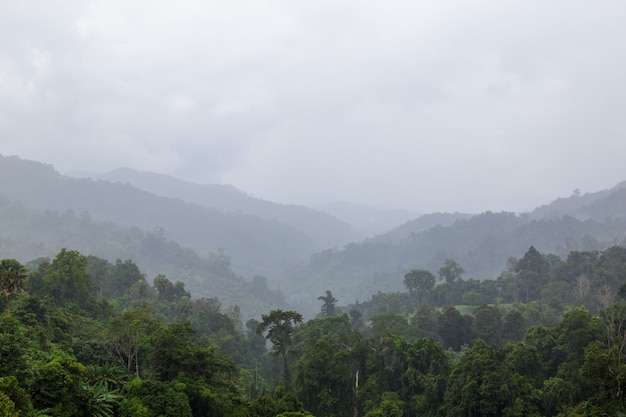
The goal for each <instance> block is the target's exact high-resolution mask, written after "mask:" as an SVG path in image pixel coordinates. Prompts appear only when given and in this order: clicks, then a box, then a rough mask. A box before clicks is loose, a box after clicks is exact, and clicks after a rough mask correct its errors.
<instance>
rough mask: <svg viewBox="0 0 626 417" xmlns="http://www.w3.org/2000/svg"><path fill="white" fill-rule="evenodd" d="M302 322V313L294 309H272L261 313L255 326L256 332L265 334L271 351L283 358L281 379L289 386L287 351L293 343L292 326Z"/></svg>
mask: <svg viewBox="0 0 626 417" xmlns="http://www.w3.org/2000/svg"><path fill="white" fill-rule="evenodd" d="M301 322H302V314H300V313H298V312H296V311H283V310H280V309H278V310H272V311H270V314H267V315H266V314H263V315H262V316H261V322H260V323H259V325H258V327H257V333H259V334H262V333H264V332H265V331H267V335H266V336H265V338H266V339H268V340H269V341H270V342H271V343H272V352H273V353H274V354H275V355H280V356H281V357H282V358H283V380H284V382H285V386H286V387H289V384H290V375H289V367H288V365H287V353H288V352H289V349H290V348H291V345H292V344H293V340H292V336H293V332H294V326H295V325H296V324H298V323H301Z"/></svg>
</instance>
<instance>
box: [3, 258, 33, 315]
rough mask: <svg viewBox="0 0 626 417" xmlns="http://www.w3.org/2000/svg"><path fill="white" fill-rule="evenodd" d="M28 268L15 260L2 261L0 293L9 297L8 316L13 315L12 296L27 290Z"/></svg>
mask: <svg viewBox="0 0 626 417" xmlns="http://www.w3.org/2000/svg"><path fill="white" fill-rule="evenodd" d="M26 278H27V275H26V268H24V265H22V264H21V263H19V262H18V261H16V260H15V259H3V260H2V261H0V292H3V293H4V294H6V295H7V314H8V315H11V296H12V295H14V294H17V293H19V292H22V291H24V290H25V289H26Z"/></svg>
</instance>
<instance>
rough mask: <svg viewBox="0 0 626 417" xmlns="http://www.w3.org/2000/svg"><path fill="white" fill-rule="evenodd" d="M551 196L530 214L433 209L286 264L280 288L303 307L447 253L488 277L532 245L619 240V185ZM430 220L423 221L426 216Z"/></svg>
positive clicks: (625, 216)
mask: <svg viewBox="0 0 626 417" xmlns="http://www.w3.org/2000/svg"><path fill="white" fill-rule="evenodd" d="M623 185H624V184H620V185H618V186H617V187H614V188H613V189H611V190H606V191H602V192H598V193H593V194H589V195H585V196H573V197H570V198H567V199H558V200H556V201H554V202H553V203H551V204H548V205H546V206H543V207H540V208H538V209H537V210H535V211H533V212H532V213H526V214H515V213H492V212H486V213H483V214H480V215H473V216H468V215H465V214H433V215H427V216H422V217H420V218H418V219H415V220H414V221H411V222H407V223H405V224H404V225H402V226H400V227H398V228H396V229H394V230H392V231H390V232H389V233H386V234H383V235H381V236H377V237H374V238H371V239H366V240H365V241H363V242H360V243H352V244H349V245H346V247H345V248H343V249H342V250H325V251H322V252H319V253H317V254H314V255H312V256H311V259H310V261H309V264H308V265H306V266H304V267H301V268H297V269H295V270H293V271H292V272H291V273H290V274H289V276H290V277H293V278H292V280H291V281H290V282H289V284H288V285H286V286H285V287H284V291H285V292H286V293H288V294H290V295H291V296H292V297H294V299H295V300H296V302H297V303H298V304H299V305H301V306H302V308H303V309H304V308H305V306H306V308H309V309H314V308H316V307H317V306H318V304H319V303H316V301H315V300H316V297H312V295H314V294H317V295H322V294H324V291H326V290H331V291H332V292H333V295H334V296H335V297H336V298H337V299H338V300H339V302H340V303H346V304H347V303H352V302H354V301H356V300H365V299H368V298H369V297H370V296H371V295H372V294H374V293H376V292H377V291H382V292H389V291H399V290H404V287H403V277H404V274H405V273H406V272H408V271H409V270H410V269H412V268H423V269H428V270H430V271H432V272H434V273H436V272H437V271H438V269H439V268H440V267H441V266H442V265H443V264H444V262H445V260H446V259H447V258H451V259H454V260H455V261H457V262H458V263H460V264H461V266H463V268H464V269H465V271H466V275H465V276H466V277H472V278H476V279H494V278H496V277H497V276H498V275H499V274H500V273H501V272H502V271H504V270H505V269H506V266H507V259H508V258H509V257H511V256H514V257H521V256H523V255H524V253H525V252H526V251H527V250H528V248H529V247H530V246H531V245H533V246H535V247H536V248H537V249H538V250H539V251H541V252H543V253H551V254H555V255H557V256H560V257H565V256H567V254H568V253H569V252H570V251H575V250H603V249H606V248H607V247H609V246H612V245H616V244H624V243H625V242H626V239H625V238H626V188H625V187H624V186H623ZM431 222H432V223H437V225H435V226H432V227H429V226H430V225H431V224H432V223H431Z"/></svg>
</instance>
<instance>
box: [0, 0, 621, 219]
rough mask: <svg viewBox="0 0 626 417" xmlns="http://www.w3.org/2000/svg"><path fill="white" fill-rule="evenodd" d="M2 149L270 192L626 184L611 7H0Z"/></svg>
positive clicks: (463, 207)
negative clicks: (623, 182)
mask: <svg viewBox="0 0 626 417" xmlns="http://www.w3.org/2000/svg"><path fill="white" fill-rule="evenodd" d="M0 11H1V12H0V153H2V154H4V155H12V154H14V155H18V156H20V157H22V158H27V159H34V160H38V161H42V162H46V163H50V164H53V165H54V166H55V167H56V168H57V169H58V170H60V171H61V172H63V173H76V172H97V173H100V172H106V171H110V170H113V169H115V168H119V167H123V166H126V167H131V168H134V169H138V170H145V171H154V172H159V173H165V174H168V175H173V176H176V177H179V178H182V179H186V180H189V181H194V182H197V183H227V184H233V185H235V186H236V187H238V188H240V189H241V190H243V191H245V192H247V193H249V194H251V195H254V196H257V197H261V198H264V199H269V200H273V201H277V202H284V203H302V204H308V205H319V204H322V203H325V202H330V201H339V200H342V201H353V202H355V203H361V204H369V205H374V206H381V207H398V208H400V207H402V208H406V209H410V210H415V211H418V212H433V211H464V212H480V211H484V210H512V211H523V210H526V209H530V208H533V207H534V206H537V205H539V204H543V203H547V202H549V201H550V200H552V199H554V198H556V197H559V196H568V195H570V194H571V193H572V191H573V190H574V189H580V190H581V191H582V192H583V193H584V192H587V191H596V190H598V189H604V188H609V187H611V186H613V185H615V184H616V183H617V182H620V181H622V180H624V179H626V175H625V173H624V168H623V167H624V164H623V155H625V154H626V140H624V136H625V133H626V127H625V124H624V121H623V115H624V114H626V113H625V111H626V103H625V97H626V81H625V77H624V74H626V54H624V52H623V49H624V48H623V40H624V39H626V26H624V24H623V22H624V21H625V19H626V5H625V4H623V3H621V2H615V1H613V2H611V1H600V2H594V3H584V2H566V1H553V2H548V3H546V2H540V1H514V2H506V3H504V2H497V1H477V2H454V1H452V2H435V1H423V2H408V1H386V2H374V1H345V2H331V1H316V2H287V1H274V0H270V1H266V2H254V1H229V2H215V1H210V2H201V1H179V2H166V1H106V2H105V1H66V0H60V1H57V2H45V1H23V2H5V4H3V5H2V6H0Z"/></svg>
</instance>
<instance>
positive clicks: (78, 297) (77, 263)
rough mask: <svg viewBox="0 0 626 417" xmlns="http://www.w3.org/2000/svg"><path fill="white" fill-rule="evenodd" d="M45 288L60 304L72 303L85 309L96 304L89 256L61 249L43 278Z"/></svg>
mask: <svg viewBox="0 0 626 417" xmlns="http://www.w3.org/2000/svg"><path fill="white" fill-rule="evenodd" d="M43 281H44V282H43V290H44V292H45V293H47V294H50V295H52V297H53V298H54V300H55V301H56V302H57V303H60V304H67V303H72V304H75V305H78V306H80V307H82V308H84V309H89V308H93V305H94V304H95V300H94V294H93V283H92V281H91V276H90V275H89V272H88V271H87V258H86V257H85V256H84V255H82V254H81V253H80V252H78V251H75V250H67V249H65V248H63V249H61V252H59V253H58V254H57V256H56V257H55V258H54V260H53V261H52V263H51V264H50V266H49V268H48V269H47V271H46V275H45V276H44V278H43Z"/></svg>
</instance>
